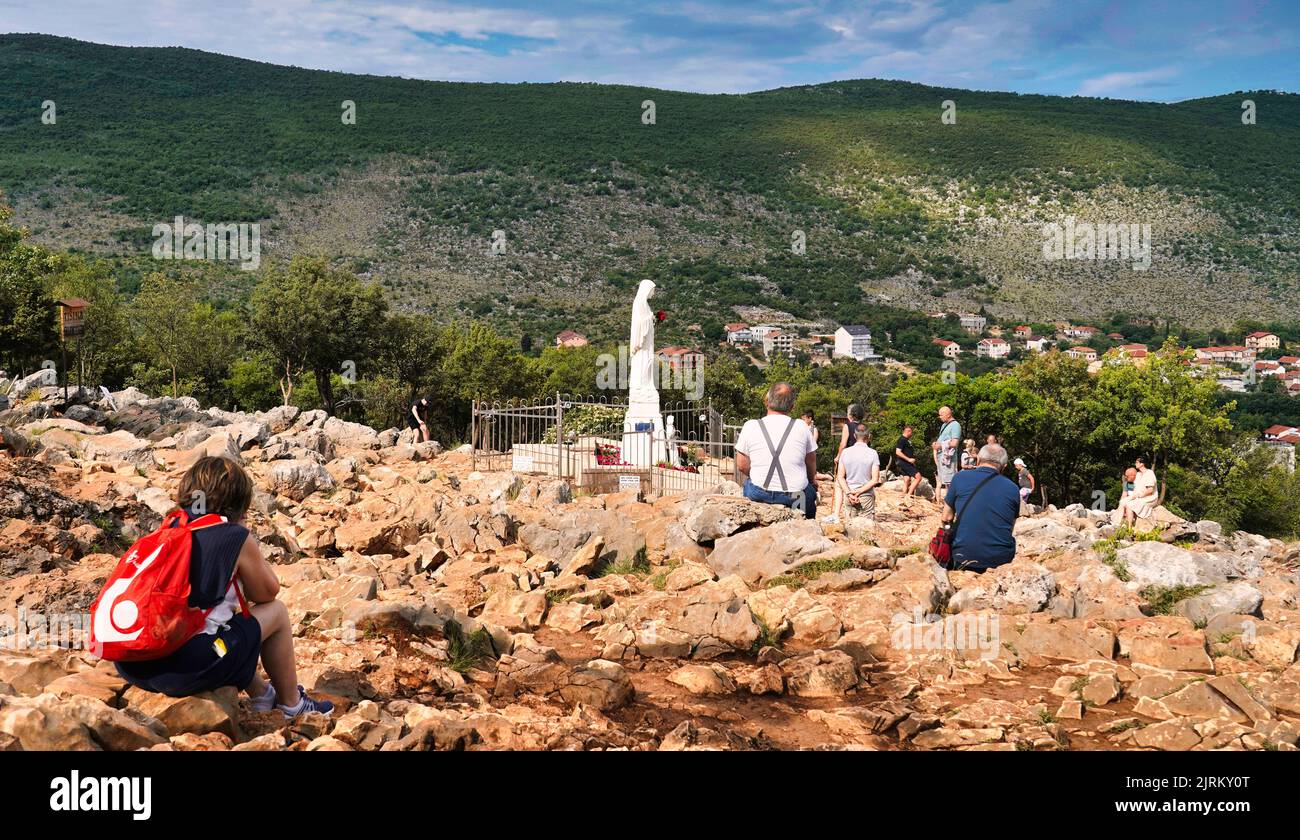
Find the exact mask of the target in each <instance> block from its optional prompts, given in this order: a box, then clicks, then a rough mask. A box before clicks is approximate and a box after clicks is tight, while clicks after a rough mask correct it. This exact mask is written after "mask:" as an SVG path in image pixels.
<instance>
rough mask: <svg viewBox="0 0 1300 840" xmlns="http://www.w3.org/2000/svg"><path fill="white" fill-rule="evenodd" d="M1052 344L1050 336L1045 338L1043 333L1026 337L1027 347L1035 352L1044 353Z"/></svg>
mask: <svg viewBox="0 0 1300 840" xmlns="http://www.w3.org/2000/svg"><path fill="white" fill-rule="evenodd" d="M1051 344H1052V340H1051V339H1050V338H1044V337H1043V336H1041V335H1031V336H1030V337H1029V338H1026V339H1025V349H1026V350H1033V351H1034V352H1035V353H1044V352H1046V351H1047V348H1048V347H1050V346H1051Z"/></svg>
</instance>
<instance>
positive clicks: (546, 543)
mask: <svg viewBox="0 0 1300 840" xmlns="http://www.w3.org/2000/svg"><path fill="white" fill-rule="evenodd" d="M595 535H599V536H600V538H601V539H602V540H603V542H604V547H603V548H602V551H601V555H600V564H601V565H604V564H608V563H618V564H620V565H628V566H631V565H635V564H638V563H644V562H645V558H646V542H645V536H644V535H642V534H641V532H640V531H638V530H637V527H636V523H634V522H633V521H632V520H631V519H629V518H628V517H627V516H626V515H624V514H623V513H620V512H618V511H610V510H595V509H580V510H571V511H568V512H566V513H563V514H561V515H559V516H558V517H553V518H550V519H546V520H543V521H540V522H531V523H528V524H526V525H522V526H520V527H519V529H518V531H517V534H516V538H517V539H518V541H519V544H520V545H522V546H523V547H524V548H525V549H527V550H528V552H529V553H530V554H544V555H546V556H547V557H557V558H559V557H564V558H571V557H573V556H574V555H575V554H576V553H577V552H578V549H580V548H582V547H583V546H584V545H587V543H588V541H589V540H590V539H591V538H592V537H593V536H595Z"/></svg>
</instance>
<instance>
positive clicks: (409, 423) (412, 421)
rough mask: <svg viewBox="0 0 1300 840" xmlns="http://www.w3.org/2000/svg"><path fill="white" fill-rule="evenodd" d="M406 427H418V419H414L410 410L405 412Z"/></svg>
mask: <svg viewBox="0 0 1300 840" xmlns="http://www.w3.org/2000/svg"><path fill="white" fill-rule="evenodd" d="M406 428H408V429H418V428H420V421H419V420H416V419H415V417H414V415H412V414H411V412H409V411H408V412H406Z"/></svg>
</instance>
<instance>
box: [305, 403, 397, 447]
mask: <svg viewBox="0 0 1300 840" xmlns="http://www.w3.org/2000/svg"><path fill="white" fill-rule="evenodd" d="M311 413H312V412H306V413H304V414H303V415H302V416H301V417H299V422H302V420H303V418H305V417H306V416H307V414H311ZM320 429H321V432H323V433H324V435H325V437H326V438H328V439H329V441H330V443H332V444H334V445H335V446H342V447H345V448H349V449H379V448H380V442H379V434H378V432H376V431H375V430H374V429H372V428H370V427H369V426H366V425H363V424H361V423H349V422H348V421H347V420H340V419H339V418H337V417H331V418H329V419H328V420H326V421H325V422H324V423H322V424H321V427H320Z"/></svg>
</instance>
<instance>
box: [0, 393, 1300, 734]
mask: <svg viewBox="0 0 1300 840" xmlns="http://www.w3.org/2000/svg"><path fill="white" fill-rule="evenodd" d="M10 396H11V399H12V400H13V405H14V406H15V407H14V408H11V409H9V410H7V411H5V412H4V413H2V414H0V433H2V434H0V437H2V439H3V443H2V444H0V621H4V622H7V625H0V632H8V633H9V635H8V636H6V637H4V638H3V639H0V749H113V750H122V749H164V750H166V749H179V750H224V749H239V750H263V749H306V750H321V749H324V750H354V749H359V750H426V749H631V750H681V749H903V750H930V749H958V750H1060V749H1162V750H1188V749H1196V750H1208V749H1254V750H1262V749H1268V750H1288V751H1289V750H1294V749H1296V740H1297V736H1298V735H1300V664H1297V662H1296V649H1297V643H1298V642H1300V608H1298V606H1297V600H1300V574H1298V573H1297V566H1300V544H1283V543H1281V542H1278V541H1276V540H1267V539H1264V538H1261V537H1257V536H1253V535H1250V534H1244V533H1237V534H1231V535H1227V534H1223V533H1221V532H1220V530H1219V528H1218V527H1217V526H1216V525H1215V524H1214V523H1209V522H1203V523H1187V522H1182V521H1181V520H1177V519H1176V518H1174V517H1163V518H1162V519H1161V521H1160V522H1159V523H1152V525H1153V530H1151V531H1150V532H1147V533H1142V534H1139V535H1131V534H1126V533H1116V530H1115V529H1114V528H1113V527H1112V526H1110V525H1109V524H1107V523H1106V522H1105V518H1104V516H1103V515H1101V514H1098V513H1094V512H1092V511H1088V510H1086V509H1083V508H1080V507H1078V506H1075V507H1071V508H1067V509H1064V510H1054V509H1049V510H1048V511H1045V512H1036V513H1034V514H1033V515H1030V516H1028V517H1026V518H1024V519H1023V520H1022V521H1021V522H1020V523H1019V524H1018V526H1017V534H1018V540H1019V547H1020V550H1019V554H1018V556H1017V557H1016V560H1015V562H1014V563H1012V564H1010V565H1008V566H1006V567H1003V568H1001V569H999V570H997V571H996V572H993V573H990V574H987V575H984V576H976V575H973V574H970V573H946V572H944V571H943V570H941V569H940V568H939V567H938V566H937V565H935V564H934V563H933V562H932V561H931V560H929V559H928V557H926V555H925V553H924V544H925V542H926V541H927V540H928V538H929V536H930V534H931V533H932V532H933V529H934V527H935V525H936V524H937V521H938V509H937V507H936V505H935V504H934V502H932V501H929V500H926V499H906V498H903V497H901V495H900V494H899V493H898V492H897V490H896V489H894V488H892V487H888V486H887V487H886V488H885V489H884V490H883V491H882V492H881V494H880V503H879V512H878V515H877V518H876V520H875V522H874V523H866V522H851V523H849V524H848V527H847V531H846V529H845V528H841V527H832V526H829V525H823V524H821V523H819V522H809V521H804V520H793V519H791V518H790V516H791V514H789V512H787V511H784V510H780V509H776V508H771V507H767V506H761V505H754V504H752V503H750V502H748V501H746V500H745V499H743V498H741V497H739V496H738V495H737V493H738V491H737V488H736V487H735V485H733V484H730V483H726V484H724V485H720V486H718V487H714V488H706V489H704V490H701V491H698V492H695V493H692V494H690V495H686V496H676V497H667V498H659V499H652V500H639V499H637V498H635V497H634V496H633V495H630V494H619V495H607V496H584V495H582V494H580V493H579V494H577V495H576V496H575V495H574V494H573V493H572V492H571V491H570V490H569V488H568V486H567V485H566V484H565V483H563V482H560V481H556V480H553V479H547V478H546V477H539V476H529V475H518V474H514V473H509V472H496V473H482V472H475V471H474V470H473V468H472V464H471V458H470V454H469V453H468V452H467V451H463V450H457V451H452V452H443V451H441V450H440V447H439V446H438V445H437V444H420V445H413V444H412V443H411V442H410V441H409V439H407V438H405V436H404V435H401V434H399V433H398V432H397V431H396V430H387V431H382V432H376V431H375V430H373V429H370V428H368V427H365V426H360V425H356V424H351V423H347V422H344V421H341V420H339V419H336V418H328V417H326V416H325V415H324V414H323V413H321V412H305V413H299V412H298V411H297V410H296V409H293V408H281V409H275V410H273V411H269V412H265V413H261V414H232V413H228V412H223V411H220V410H217V409H209V410H202V409H201V408H200V406H199V405H198V404H197V403H196V402H195V401H193V400H191V399H185V398H183V399H179V400H173V399H165V398H160V399H148V398H146V397H145V395H143V394H140V393H138V392H134V391H126V392H121V393H118V394H114V395H113V398H112V402H111V403H110V402H109V401H103V402H93V403H92V402H87V403H85V404H79V405H74V406H72V407H71V408H69V409H67V411H66V412H64V414H63V415H61V416H60V415H58V414H56V413H55V412H54V411H53V409H52V406H53V405H54V404H55V398H56V394H55V392H54V390H53V389H51V388H41V387H39V383H38V382H30V383H26V384H25V385H24V384H23V383H19V386H18V387H17V388H16V389H14V390H12V391H11V392H10ZM202 454H221V455H225V456H227V457H231V458H236V459H238V460H240V461H241V462H242V463H243V464H244V465H245V466H246V467H247V469H248V470H249V471H250V472H251V473H252V474H253V476H254V477H255V480H256V483H257V488H258V489H257V493H256V498H255V500H254V505H253V510H252V511H251V513H250V519H249V522H248V523H247V524H248V525H249V526H250V527H251V529H252V530H253V532H254V533H255V534H256V535H257V536H258V538H259V540H260V541H261V543H262V546H263V550H264V552H265V554H266V555H267V557H268V558H269V559H270V560H271V561H272V562H273V563H274V564H276V569H277V572H278V573H279V576H280V579H281V582H282V584H283V588H282V590H281V596H280V597H281V598H282V599H283V600H284V601H285V603H286V604H287V605H288V607H289V610H290V613H291V616H292V618H293V620H294V622H295V626H296V629H295V633H296V635H297V640H296V646H297V653H298V661H299V667H300V672H301V681H302V682H303V683H304V684H305V685H306V687H307V688H308V689H309V690H311V691H313V692H317V693H320V694H323V695H325V696H327V697H330V698H331V699H333V700H335V701H336V703H337V704H338V708H337V709H336V711H335V712H334V714H333V715H332V716H331V717H328V718H327V717H324V716H321V715H308V716H303V717H300V718H298V719H296V720H294V721H292V722H285V721H284V720H282V719H281V718H280V716H279V714H278V713H272V714H259V713H254V712H251V711H250V710H249V709H248V707H247V700H246V698H243V697H242V695H240V696H237V695H236V693H235V692H234V691H233V690H226V691H220V692H215V693H212V694H209V695H202V696H197V697H189V698H180V699H176V698H168V697H163V696H159V695H149V694H145V693H143V692H140V691H138V690H135V689H128V688H127V687H126V686H125V685H124V684H123V682H122V681H121V680H120V679H118V678H117V676H116V674H115V672H114V671H113V669H112V667H111V666H110V665H109V664H108V663H105V662H101V661H97V660H96V659H95V658H94V657H92V656H91V655H90V654H88V653H87V652H85V651H84V650H82V649H79V648H78V647H76V646H75V645H74V646H72V647H64V648H59V647H51V646H50V645H48V644H44V643H40V644H32V643H30V638H31V637H32V636H33V634H36V635H39V631H40V629H41V627H42V625H41V621H42V620H45V621H49V620H51V616H65V617H66V616H72V617H78V616H80V615H81V614H83V613H84V612H85V611H87V610H88V608H89V606H90V604H91V602H92V601H93V599H94V598H95V596H96V595H97V594H98V591H99V588H100V586H101V585H102V583H103V581H104V580H105V578H106V576H107V575H108V574H109V572H110V571H111V569H112V567H113V566H114V564H115V563H116V560H117V557H118V555H119V554H120V553H121V552H122V551H123V550H124V549H125V547H126V546H127V545H129V543H130V542H131V541H132V540H134V539H135V538H137V537H138V536H140V535H142V534H144V533H147V532H148V531H149V530H150V529H152V528H153V527H155V526H156V525H157V523H158V522H159V521H160V519H161V517H162V515H163V514H165V513H166V512H167V511H168V510H169V509H170V508H171V506H172V504H171V496H172V494H173V493H174V491H175V488H176V485H177V482H178V480H179V477H180V475H181V474H182V473H183V472H184V470H185V468H186V467H187V466H188V465H189V464H190V463H192V462H193V461H194V460H195V459H196V458H197V457H199V456H200V455H202ZM827 491H829V487H828V488H827ZM825 495H826V496H827V497H829V492H827V493H826V494H825ZM1125 536H1140V537H1142V539H1138V540H1136V541H1131V540H1128V539H1123V537H1125ZM20 616H21V617H23V620H24V621H25V624H23V625H22V626H21V627H20V626H19V619H20ZM65 620H70V619H65ZM33 628H36V629H33ZM46 629H52V628H48V627H47V628H46ZM20 630H21V631H22V633H21V634H20V633H19V632H18V631H20ZM23 634H26V637H27V639H28V642H29V643H24V635H23ZM48 635H55V634H54V633H53V632H51V633H50V634H48Z"/></svg>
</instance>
